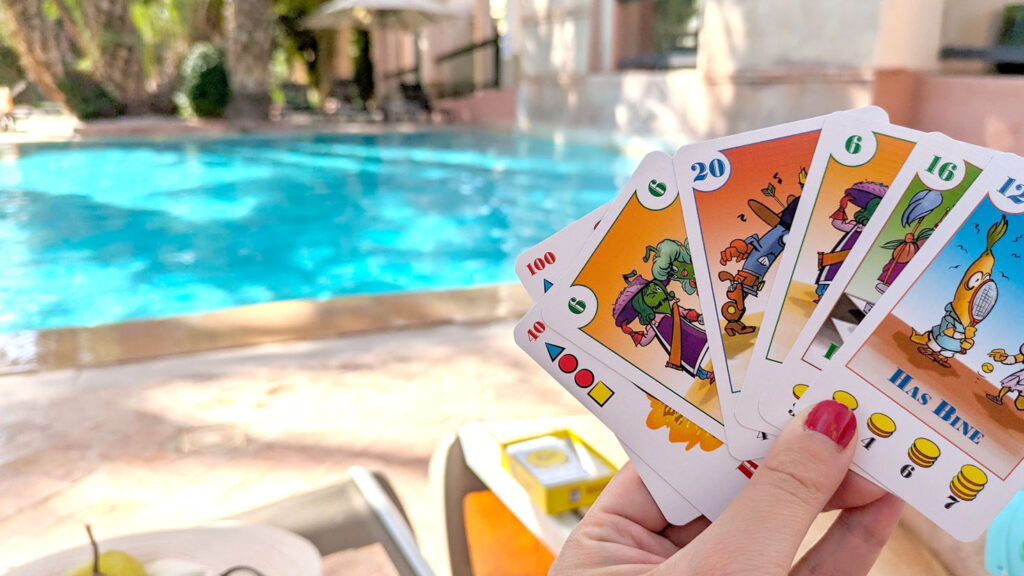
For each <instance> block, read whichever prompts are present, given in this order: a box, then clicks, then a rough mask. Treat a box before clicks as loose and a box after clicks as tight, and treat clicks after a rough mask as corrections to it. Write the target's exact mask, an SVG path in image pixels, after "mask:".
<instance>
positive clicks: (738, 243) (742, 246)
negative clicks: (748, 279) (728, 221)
mask: <svg viewBox="0 0 1024 576" xmlns="http://www.w3.org/2000/svg"><path fill="white" fill-rule="evenodd" d="M753 249H754V248H753V246H751V245H750V244H747V243H746V242H745V241H743V240H740V239H736V240H733V241H732V242H730V243H729V246H728V247H726V249H725V250H722V254H721V258H720V259H719V260H718V263H719V264H721V265H723V266H724V265H726V264H728V263H729V261H730V260H736V262H742V261H744V260H746V259H747V256H749V255H750V252H751V251H752V250H753Z"/></svg>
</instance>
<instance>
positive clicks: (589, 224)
mask: <svg viewBox="0 0 1024 576" xmlns="http://www.w3.org/2000/svg"><path fill="white" fill-rule="evenodd" d="M607 209H608V205H607V204H605V205H603V206H599V207H598V208H597V209H595V210H594V211H593V212H590V213H589V214H587V215H586V216H584V217H582V218H580V219H579V220H576V221H575V222H573V223H572V224H569V225H568V226H566V227H565V228H562V229H561V230H559V231H558V232H555V233H554V234H552V235H551V236H549V237H548V238H547V239H545V240H543V241H541V242H539V243H538V244H536V245H534V246H533V247H531V248H527V249H526V250H524V251H523V253H522V254H520V255H519V257H518V258H516V275H517V276H519V281H520V282H521V283H522V284H523V287H524V288H526V292H527V293H528V294H529V295H530V299H531V300H533V301H534V302H536V301H538V300H540V299H541V297H542V296H544V294H545V293H547V291H548V290H550V289H551V287H552V286H554V283H555V280H556V279H557V278H558V276H559V275H560V274H562V273H564V272H565V264H566V263H568V262H570V261H572V259H573V257H575V256H576V254H577V253H578V252H579V251H580V248H582V247H583V243H584V242H585V241H586V240H587V238H589V237H590V234H591V233H593V232H594V228H595V227H597V224H598V222H600V221H601V216H602V215H603V214H604V213H605V211H606V210H607Z"/></svg>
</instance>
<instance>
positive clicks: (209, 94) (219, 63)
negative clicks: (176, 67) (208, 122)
mask: <svg viewBox="0 0 1024 576" xmlns="http://www.w3.org/2000/svg"><path fill="white" fill-rule="evenodd" d="M180 95H181V97H179V98H178V99H177V100H178V103H179V106H182V107H183V108H184V110H182V112H183V113H184V115H186V116H190V115H195V116H199V117H201V118H219V117H221V116H223V115H224V109H225V108H227V105H228V102H229V101H230V100H231V85H230V83H229V82H228V70H227V66H226V64H225V61H224V52H223V51H221V50H218V49H217V48H215V47H214V46H213V45H212V44H209V43H207V42H200V43H198V44H195V45H194V46H192V48H190V49H189V51H188V54H187V55H186V56H185V59H184V60H182V62H181V90H180Z"/></svg>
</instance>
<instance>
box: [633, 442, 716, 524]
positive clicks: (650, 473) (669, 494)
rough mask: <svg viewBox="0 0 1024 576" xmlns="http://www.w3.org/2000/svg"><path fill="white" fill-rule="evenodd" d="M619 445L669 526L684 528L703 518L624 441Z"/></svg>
mask: <svg viewBox="0 0 1024 576" xmlns="http://www.w3.org/2000/svg"><path fill="white" fill-rule="evenodd" d="M619 443H620V444H622V449H623V450H625V452H626V455H627V456H629V460H630V462H632V463H633V467H634V468H636V472H637V474H639V475H640V479H641V480H643V481H644V486H647V490H648V491H649V492H650V493H651V497H652V498H654V501H655V502H656V503H657V504H658V509H659V510H661V513H662V514H663V515H664V516H665V519H666V520H668V522H669V524H674V525H676V526H682V525H684V524H689V523H690V522H692V521H694V520H696V519H697V518H699V517H700V516H701V512H700V510H698V509H697V508H696V507H694V505H693V504H691V503H690V501H689V500H687V499H686V498H684V497H683V495H682V494H680V493H679V492H676V490H675V488H673V487H672V485H670V484H669V483H668V482H666V481H665V479H663V478H662V477H661V476H658V473H657V472H655V471H654V469H653V468H651V467H650V466H649V465H648V464H647V463H646V462H644V460H643V458H641V457H640V455H639V454H637V453H636V452H633V450H632V449H631V448H629V447H628V446H626V444H625V443H623V442H622V440H619Z"/></svg>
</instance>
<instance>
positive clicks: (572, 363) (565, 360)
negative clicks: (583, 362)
mask: <svg viewBox="0 0 1024 576" xmlns="http://www.w3.org/2000/svg"><path fill="white" fill-rule="evenodd" d="M579 365H580V363H579V362H578V361H577V360H576V357H575V356H573V355H572V354H566V355H564V356H562V357H561V358H559V359H558V369H559V370H561V371H562V372H565V373H566V374H568V373H570V372H572V371H573V370H575V369H576V367H577V366H579Z"/></svg>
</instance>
